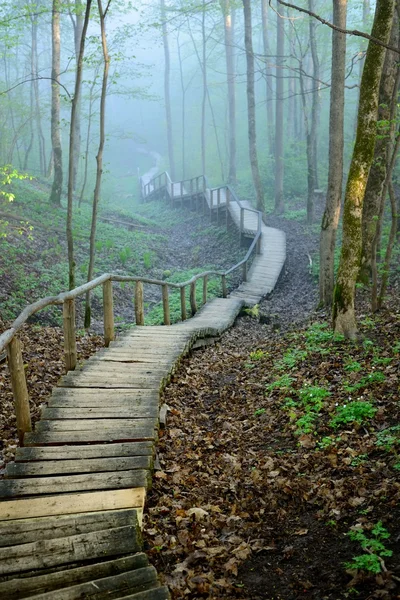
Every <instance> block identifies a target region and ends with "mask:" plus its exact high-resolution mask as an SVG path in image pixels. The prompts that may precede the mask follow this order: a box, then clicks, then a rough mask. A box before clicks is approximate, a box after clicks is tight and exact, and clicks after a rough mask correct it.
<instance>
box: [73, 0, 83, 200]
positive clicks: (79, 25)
mask: <svg viewBox="0 0 400 600" xmlns="http://www.w3.org/2000/svg"><path fill="white" fill-rule="evenodd" d="M82 31H83V3H82V0H75V22H74V45H75V57H76V62H77V63H78V57H79V51H80V47H81V39H82ZM81 138H82V136H81V99H80V97H79V102H78V105H77V107H76V118H75V134H74V144H75V147H74V178H73V181H74V192H75V190H76V186H77V183H78V171H79V159H80V154H81Z"/></svg>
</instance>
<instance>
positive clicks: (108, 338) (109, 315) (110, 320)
mask: <svg viewBox="0 0 400 600" xmlns="http://www.w3.org/2000/svg"><path fill="white" fill-rule="evenodd" d="M103 314H104V345H105V346H106V348H107V347H108V346H109V345H110V342H112V340H114V339H115V331H114V303H113V288H112V281H111V279H108V281H105V282H104V283H103Z"/></svg>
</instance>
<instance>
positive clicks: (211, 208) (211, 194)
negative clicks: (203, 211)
mask: <svg viewBox="0 0 400 600" xmlns="http://www.w3.org/2000/svg"><path fill="white" fill-rule="evenodd" d="M213 207H214V190H210V221H211V222H212V211H213Z"/></svg>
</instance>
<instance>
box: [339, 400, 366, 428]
mask: <svg viewBox="0 0 400 600" xmlns="http://www.w3.org/2000/svg"><path fill="white" fill-rule="evenodd" d="M376 411H377V409H376V408H375V407H374V406H373V405H372V403H371V402H367V401H363V400H353V401H352V402H348V404H344V405H343V406H339V407H338V408H337V410H336V415H335V416H334V417H333V418H332V419H331V421H330V426H331V427H334V428H336V427H339V426H340V425H346V424H347V423H358V424H361V423H362V422H363V421H364V420H365V419H372V417H373V416H374V415H375V413H376Z"/></svg>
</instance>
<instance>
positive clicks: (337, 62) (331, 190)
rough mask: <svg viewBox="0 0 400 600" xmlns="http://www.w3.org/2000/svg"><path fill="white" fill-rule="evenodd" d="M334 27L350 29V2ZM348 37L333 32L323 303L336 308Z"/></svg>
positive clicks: (336, 1) (338, 4)
mask: <svg viewBox="0 0 400 600" xmlns="http://www.w3.org/2000/svg"><path fill="white" fill-rule="evenodd" d="M332 4H333V23H334V25H336V26H338V27H341V28H342V29H345V28H346V21H347V0H333V2H332ZM345 75H346V35H345V34H344V33H339V32H338V31H335V30H334V31H332V78H331V97H330V115H329V171H328V190H327V195H326V205H325V211H324V215H323V218H322V223H321V235H320V266H319V302H320V305H321V306H325V307H329V306H331V305H332V300H333V288H334V258H335V245H336V234H337V228H338V225H339V216H340V204H341V199H342V185H343V149H344V98H345Z"/></svg>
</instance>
